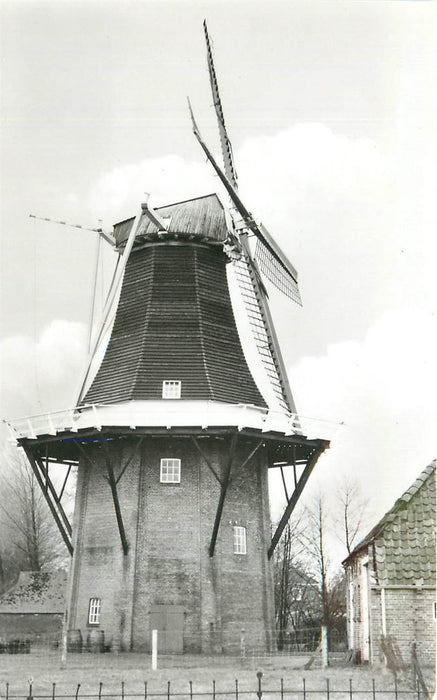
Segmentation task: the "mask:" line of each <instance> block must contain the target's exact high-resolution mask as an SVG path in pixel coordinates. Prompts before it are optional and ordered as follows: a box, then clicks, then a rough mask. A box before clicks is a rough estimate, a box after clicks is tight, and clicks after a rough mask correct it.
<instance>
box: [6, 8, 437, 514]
mask: <svg viewBox="0 0 437 700" xmlns="http://www.w3.org/2000/svg"><path fill="white" fill-rule="evenodd" d="M0 13H1V17H0V19H1V58H2V62H1V96H2V110H1V112H2V116H1V192H2V195H1V198H2V207H1V249H0V252H1V263H0V264H1V302H0V311H1V336H0V361H1V365H0V368H1V375H2V376H1V378H2V392H1V398H2V408H1V412H2V417H3V418H14V417H18V416H23V415H28V414H35V413H39V412H42V411H45V410H54V409H57V408H64V407H67V406H70V405H71V404H72V402H73V400H74V391H75V387H76V384H77V381H78V378H79V375H80V373H81V368H82V365H83V362H84V358H85V355H86V344H87V336H88V327H89V318H90V305H91V294H92V284H93V278H94V268H95V260H96V235H95V234H94V233H92V232H91V231H83V230H82V231H81V230H78V229H74V228H67V227H65V226H60V225H56V224H52V223H47V222H43V221H39V220H36V219H32V218H29V214H36V215H39V216H43V217H44V216H45V217H51V218H54V219H60V220H63V221H69V222H72V223H78V224H81V225H84V226H89V227H91V228H93V227H96V226H99V225H100V222H101V221H102V222H103V227H104V228H105V229H106V230H108V231H109V230H111V226H112V224H113V223H114V222H116V221H119V220H122V219H125V218H127V217H130V216H133V215H134V214H135V213H136V212H137V210H138V207H139V204H140V202H141V201H142V200H143V199H144V193H145V192H147V193H150V194H151V200H150V201H151V203H152V205H154V206H159V205H162V204H167V203H171V202H175V201H179V200H182V199H185V198H188V197H193V196H199V195H202V194H207V193H210V192H214V191H219V192H220V186H219V182H218V180H217V178H216V177H214V176H213V174H212V171H211V168H210V166H208V164H207V163H206V162H205V158H204V156H203V154H202V152H201V151H200V148H199V146H198V144H197V142H196V140H195V138H194V136H193V134H192V132H191V126H190V119H189V113H188V110H187V102H186V97H187V95H189V96H190V99H191V102H192V105H193V108H194V111H195V114H196V117H197V121H198V124H199V128H200V130H201V132H202V134H203V136H204V138H205V140H206V141H207V142H208V144H210V146H211V148H212V150H213V151H214V153H216V154H217V156H218V157H219V155H220V151H219V141H218V134H217V127H216V123H215V115H214V110H213V108H212V99H211V96H210V92H209V82H208V73H207V67H206V57H205V48H204V40H203V31H202V21H203V19H204V18H206V19H207V22H208V27H209V32H210V34H211V37H212V40H213V48H214V58H215V65H216V70H217V73H218V77H219V84H220V91H221V97H222V102H223V107H224V111H225V118H226V124H227V127H228V131H229V135H230V138H231V141H232V144H233V150H234V156H235V161H236V166H237V171H238V175H239V187H240V193H241V196H242V198H243V200H244V202H245V204H246V206H247V207H248V208H249V209H250V210H251V211H252V213H253V214H254V216H255V217H256V218H257V220H260V221H262V222H263V223H264V224H265V225H266V226H267V228H268V229H269V231H270V232H271V233H272V235H273V236H274V238H275V240H276V241H277V242H278V243H279V244H280V245H281V247H282V248H283V250H284V252H285V253H286V255H287V257H289V258H290V259H291V261H292V262H293V264H294V265H295V267H297V269H298V271H299V279H300V289H301V293H302V298H303V303H304V306H303V308H300V307H298V306H296V305H293V303H292V302H290V301H289V300H287V299H285V298H284V297H281V295H280V294H279V293H276V291H275V290H273V289H269V291H270V299H271V308H272V314H273V318H274V321H275V327H276V329H277V332H278V336H279V340H280V344H281V348H282V351H283V355H284V359H285V363H286V366H287V368H288V373H289V378H290V383H291V387H292V391H293V393H294V397H295V401H296V404H297V407H298V411H299V412H300V413H301V414H302V415H306V416H310V417H314V418H319V419H321V420H324V421H331V422H332V423H333V424H334V425H332V428H331V427H330V428H329V430H331V432H332V434H331V435H330V437H331V448H330V450H329V451H328V452H327V453H326V454H325V455H324V456H323V457H322V458H321V459H320V460H319V463H318V465H317V467H316V470H315V472H314V474H313V476H312V477H311V480H310V482H309V485H308V487H307V489H306V491H305V494H304V497H303V499H304V500H305V499H310V498H311V497H312V494H313V493H316V492H319V491H321V492H323V493H328V494H331V495H332V494H333V493H335V490H336V488H337V485H338V484H339V483H342V482H344V480H345V479H346V478H348V477H350V476H353V477H356V478H357V479H358V480H359V482H360V483H361V484H362V488H363V490H364V492H365V493H366V495H367V497H368V498H369V517H370V516H371V517H372V518H373V519H374V520H373V521H372V522H370V521H369V525H372V524H373V523H374V522H375V521H376V519H377V518H379V517H380V516H381V515H382V514H383V513H384V512H385V511H386V510H387V509H388V508H390V507H391V505H392V504H393V503H394V501H395V500H396V498H397V497H398V496H399V495H400V494H401V493H402V492H403V491H404V490H405V489H406V488H408V487H409V485H410V484H411V483H412V482H413V481H414V479H415V478H416V476H417V475H418V474H419V473H420V472H421V471H422V470H423V469H424V468H425V466H426V465H427V464H428V463H429V462H430V461H431V460H432V459H434V458H435V457H436V456H437V430H436V425H437V401H436V396H437V391H436V389H437V379H436V375H437V373H436V368H435V365H436V362H435V358H436V356H437V328H436V299H437V288H436V287H437V283H436V277H437V276H436V274H435V266H436V258H437V256H436V253H437V245H436V213H435V211H436V206H435V188H436V184H437V182H436V180H437V178H436V163H435V152H436V151H435V146H436V129H435V127H436V123H435V119H436V95H435V75H436V72H435V68H436V66H435V56H436V45H435V44H436V39H435V31H434V26H435V4H434V3H432V2H426V1H416V2H414V1H411V2H408V1H402V2H398V1H397V0H393V1H389V2H385V1H384V0H375V1H373V0H352V1H349V0H344V1H336V2H331V1H330V0H322V1H320V2H316V1H313V0H296V1H289V2H278V1H277V0H270V1H269V2H266V1H263V2H257V1H256V0H253V1H249V0H240V1H234V2H232V1H231V0H223V1H221V2H200V1H199V2H194V1H192V0H179V1H175V2H165V1H161V2H152V1H151V2H149V1H143V2H141V1H140V0H138V1H136V2H134V1H131V2H108V1H106V0H101V1H100V2H79V1H78V2H74V1H73V0H65V1H63V0H58V2H39V1H37V0H36V1H33V2H32V1H30V0H29V1H27V2H25V1H20V0H18V1H17V0H14V2H6V1H5V0H0ZM113 265H114V254H113V253H112V252H111V251H110V250H109V249H108V247H105V249H104V251H103V257H102V260H101V262H100V265H99V275H98V282H97V302H98V303H97V305H98V308H101V306H102V302H103V298H104V295H105V291H106V289H107V286H108V283H109V279H110V276H111V271H112V267H113ZM340 423H341V424H342V426H341V427H339V425H338V424H340ZM275 493H276V492H275ZM274 500H275V502H274V512H278V509H279V507H280V505H281V497H280V496H279V494H277V497H276V499H274ZM333 507H334V506H333Z"/></svg>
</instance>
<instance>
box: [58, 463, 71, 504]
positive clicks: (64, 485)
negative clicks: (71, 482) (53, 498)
mask: <svg viewBox="0 0 437 700" xmlns="http://www.w3.org/2000/svg"><path fill="white" fill-rule="evenodd" d="M70 472H71V464H69V465H68V470H67V474H66V476H65V479H64V483H63V484H62V488H61V491H60V493H59V500H61V498H62V496H63V495H64V490H65V487H66V485H67V481H68V477H69V476H70Z"/></svg>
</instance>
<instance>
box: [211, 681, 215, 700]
mask: <svg viewBox="0 0 437 700" xmlns="http://www.w3.org/2000/svg"><path fill="white" fill-rule="evenodd" d="M212 700H215V681H213V682H212Z"/></svg>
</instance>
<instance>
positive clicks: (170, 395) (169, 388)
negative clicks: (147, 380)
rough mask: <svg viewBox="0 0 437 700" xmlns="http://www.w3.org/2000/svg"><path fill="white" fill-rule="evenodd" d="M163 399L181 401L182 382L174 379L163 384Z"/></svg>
mask: <svg viewBox="0 0 437 700" xmlns="http://www.w3.org/2000/svg"><path fill="white" fill-rule="evenodd" d="M162 398H163V399H180V398H181V382H180V381H175V380H173V379H171V380H170V379H167V380H166V381H165V382H162Z"/></svg>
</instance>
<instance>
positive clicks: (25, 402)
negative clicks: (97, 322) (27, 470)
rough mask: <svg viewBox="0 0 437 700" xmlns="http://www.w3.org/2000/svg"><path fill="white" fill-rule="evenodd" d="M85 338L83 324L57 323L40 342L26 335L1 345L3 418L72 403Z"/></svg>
mask: <svg viewBox="0 0 437 700" xmlns="http://www.w3.org/2000/svg"><path fill="white" fill-rule="evenodd" d="M85 335H86V332H85V327H84V326H83V325H82V324H79V323H72V322H69V321H63V320H56V321H52V323H51V324H50V325H49V326H48V327H47V328H45V329H44V331H43V333H42V334H41V336H40V338H38V339H37V340H35V339H34V338H31V337H30V336H24V335H23V336H13V337H10V338H6V339H4V340H3V341H2V342H1V343H0V367H1V374H2V385H3V386H2V403H3V409H2V413H3V417H4V418H6V419H8V418H15V417H20V416H25V415H31V414H34V413H41V412H42V411H46V410H56V409H62V408H66V407H68V406H70V405H71V404H72V402H73V400H74V397H73V392H74V391H75V388H76V384H77V381H78V379H79V374H80V370H81V367H82V363H83V362H84V359H85V347H86V344H85V343H86V341H85Z"/></svg>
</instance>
